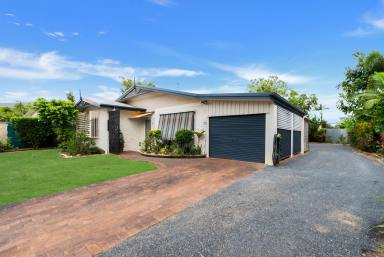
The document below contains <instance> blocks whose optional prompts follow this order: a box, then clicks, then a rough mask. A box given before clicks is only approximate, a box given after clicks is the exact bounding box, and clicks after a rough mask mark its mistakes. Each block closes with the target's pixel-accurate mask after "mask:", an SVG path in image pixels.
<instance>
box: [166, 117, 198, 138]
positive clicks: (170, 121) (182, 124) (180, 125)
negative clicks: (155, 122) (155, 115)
mask: <svg viewBox="0 0 384 257" xmlns="http://www.w3.org/2000/svg"><path fill="white" fill-rule="evenodd" d="M194 115H195V112H179V113H170V114H161V115H160V120H159V129H160V130H161V135H162V137H163V139H167V140H171V139H174V138H175V134H176V132H177V131H178V130H181V129H189V130H193V123H194Z"/></svg>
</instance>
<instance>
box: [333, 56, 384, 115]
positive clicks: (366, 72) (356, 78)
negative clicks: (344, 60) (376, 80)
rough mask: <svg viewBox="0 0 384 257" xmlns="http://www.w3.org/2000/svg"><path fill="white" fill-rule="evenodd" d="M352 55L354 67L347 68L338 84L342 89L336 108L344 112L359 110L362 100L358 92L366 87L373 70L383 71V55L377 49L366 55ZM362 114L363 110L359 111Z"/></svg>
mask: <svg viewBox="0 0 384 257" xmlns="http://www.w3.org/2000/svg"><path fill="white" fill-rule="evenodd" d="M354 57H355V59H356V61H357V64H356V66H355V67H354V68H347V70H346V72H345V79H344V81H343V82H341V83H340V84H339V85H338V88H339V89H341V90H342V93H341V94H340V100H339V102H338V108H339V109H340V110H341V111H343V112H344V113H345V114H348V113H355V115H359V112H360V111H361V109H362V108H363V105H364V100H363V99H361V97H360V94H361V93H363V92H364V91H366V90H367V89H368V84H369V81H370V77H371V76H372V75H373V74H374V73H375V72H384V56H383V55H382V54H381V53H380V52H377V51H373V52H371V53H370V54H368V55H365V54H363V53H356V54H354ZM361 114H362V115H364V112H361Z"/></svg>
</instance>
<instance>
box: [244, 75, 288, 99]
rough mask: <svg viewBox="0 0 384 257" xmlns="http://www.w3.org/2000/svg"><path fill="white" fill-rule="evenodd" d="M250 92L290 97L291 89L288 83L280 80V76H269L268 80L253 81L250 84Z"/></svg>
mask: <svg viewBox="0 0 384 257" xmlns="http://www.w3.org/2000/svg"><path fill="white" fill-rule="evenodd" d="M248 92H249V93H255V92H270V93H277V94H279V95H281V96H282V97H288V92H289V89H288V87H287V82H285V81H283V80H281V79H279V77H278V76H269V77H268V78H258V79H252V80H251V81H250V82H249V84H248Z"/></svg>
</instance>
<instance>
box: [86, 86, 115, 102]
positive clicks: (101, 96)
mask: <svg viewBox="0 0 384 257" xmlns="http://www.w3.org/2000/svg"><path fill="white" fill-rule="evenodd" d="M119 96H121V92H120V89H119V88H116V87H107V86H98V92H96V93H93V94H92V95H91V97H92V99H94V100H96V101H100V102H102V101H103V100H109V101H110V100H115V99H117V98H118V97H119Z"/></svg>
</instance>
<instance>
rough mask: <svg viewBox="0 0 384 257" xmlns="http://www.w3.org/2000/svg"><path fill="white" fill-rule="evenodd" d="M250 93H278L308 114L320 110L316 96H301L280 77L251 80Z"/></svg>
mask: <svg viewBox="0 0 384 257" xmlns="http://www.w3.org/2000/svg"><path fill="white" fill-rule="evenodd" d="M248 92H250V93H255V92H269V93H277V94H279V95H280V96H282V97H285V98H287V99H288V101H289V102H291V103H292V104H293V105H295V106H297V107H299V108H300V109H302V110H303V111H304V112H305V113H306V114H309V113H310V112H312V111H316V110H318V108H319V104H318V98H317V97H316V95H314V94H311V95H307V94H299V93H298V92H297V91H295V90H293V89H291V88H288V86H287V82H285V81H283V80H281V79H279V77H278V76H269V77H268V78H259V79H253V80H251V81H250V82H249V84H248Z"/></svg>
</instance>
